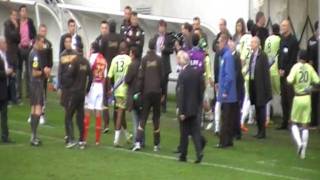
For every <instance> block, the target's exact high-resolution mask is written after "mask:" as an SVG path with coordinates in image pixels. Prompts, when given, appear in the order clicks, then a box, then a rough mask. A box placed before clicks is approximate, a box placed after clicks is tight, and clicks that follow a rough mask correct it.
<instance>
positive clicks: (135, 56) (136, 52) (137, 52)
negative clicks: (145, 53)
mask: <svg viewBox="0 0 320 180" xmlns="http://www.w3.org/2000/svg"><path fill="white" fill-rule="evenodd" d="M130 52H131V53H132V54H133V56H134V58H137V57H138V56H139V49H138V47H136V46H132V47H131V48H130Z"/></svg>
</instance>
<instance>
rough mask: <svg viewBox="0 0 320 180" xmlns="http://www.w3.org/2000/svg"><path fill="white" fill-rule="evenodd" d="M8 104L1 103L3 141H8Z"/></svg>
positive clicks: (5, 102)
mask: <svg viewBox="0 0 320 180" xmlns="http://www.w3.org/2000/svg"><path fill="white" fill-rule="evenodd" d="M7 106H8V102H7V101H0V113H1V139H2V141H6V140H8V137H9V129H8V108H7Z"/></svg>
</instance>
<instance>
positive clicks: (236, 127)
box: [233, 103, 242, 139]
mask: <svg viewBox="0 0 320 180" xmlns="http://www.w3.org/2000/svg"><path fill="white" fill-rule="evenodd" d="M241 104H242V103H238V106H237V110H236V118H235V121H234V126H233V127H234V128H233V132H234V137H235V138H237V139H240V138H241V135H242V134H241V123H240V121H241V112H240V107H241Z"/></svg>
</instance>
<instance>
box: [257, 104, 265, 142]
mask: <svg viewBox="0 0 320 180" xmlns="http://www.w3.org/2000/svg"><path fill="white" fill-rule="evenodd" d="M255 108H256V121H257V128H258V132H257V135H258V136H262V137H265V136H266V126H265V122H266V105H263V106H255Z"/></svg>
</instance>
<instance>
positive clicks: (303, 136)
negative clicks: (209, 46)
mask: <svg viewBox="0 0 320 180" xmlns="http://www.w3.org/2000/svg"><path fill="white" fill-rule="evenodd" d="M301 140H302V141H301V144H302V149H301V153H300V158H301V159H305V157H306V151H307V146H308V141H309V128H308V124H303V125H302V130H301Z"/></svg>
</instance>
